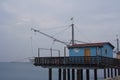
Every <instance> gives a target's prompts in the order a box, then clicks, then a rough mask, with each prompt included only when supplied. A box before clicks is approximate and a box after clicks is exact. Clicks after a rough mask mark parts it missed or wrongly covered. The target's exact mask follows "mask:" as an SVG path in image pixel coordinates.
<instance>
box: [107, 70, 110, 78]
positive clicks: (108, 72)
mask: <svg viewBox="0 0 120 80" xmlns="http://www.w3.org/2000/svg"><path fill="white" fill-rule="evenodd" d="M107 75H108V77H110V71H109V68H108V69H107Z"/></svg>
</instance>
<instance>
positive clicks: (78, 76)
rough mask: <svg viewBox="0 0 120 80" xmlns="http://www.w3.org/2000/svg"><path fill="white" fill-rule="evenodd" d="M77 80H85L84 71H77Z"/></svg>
mask: <svg viewBox="0 0 120 80" xmlns="http://www.w3.org/2000/svg"><path fill="white" fill-rule="evenodd" d="M76 74H77V80H83V70H82V69H77V72H76Z"/></svg>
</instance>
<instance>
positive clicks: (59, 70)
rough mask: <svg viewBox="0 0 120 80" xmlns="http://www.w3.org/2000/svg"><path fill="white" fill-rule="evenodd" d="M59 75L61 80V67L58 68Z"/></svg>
mask: <svg viewBox="0 0 120 80" xmlns="http://www.w3.org/2000/svg"><path fill="white" fill-rule="evenodd" d="M58 76H59V77H58V80H61V69H60V68H59V69H58Z"/></svg>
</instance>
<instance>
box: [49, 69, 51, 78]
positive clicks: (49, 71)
mask: <svg viewBox="0 0 120 80" xmlns="http://www.w3.org/2000/svg"><path fill="white" fill-rule="evenodd" d="M49 80H52V68H49Z"/></svg>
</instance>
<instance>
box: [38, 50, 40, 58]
mask: <svg viewBox="0 0 120 80" xmlns="http://www.w3.org/2000/svg"><path fill="white" fill-rule="evenodd" d="M38 57H40V48H38Z"/></svg>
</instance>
